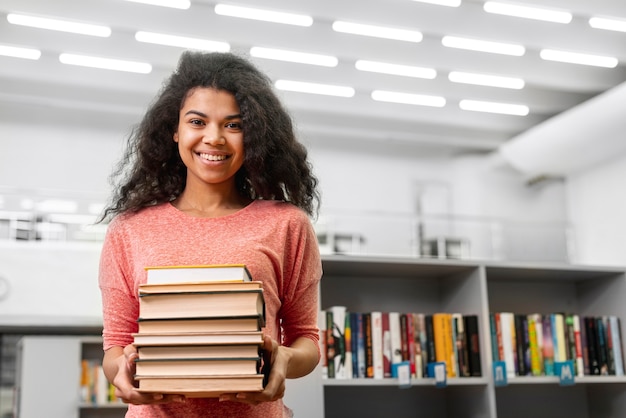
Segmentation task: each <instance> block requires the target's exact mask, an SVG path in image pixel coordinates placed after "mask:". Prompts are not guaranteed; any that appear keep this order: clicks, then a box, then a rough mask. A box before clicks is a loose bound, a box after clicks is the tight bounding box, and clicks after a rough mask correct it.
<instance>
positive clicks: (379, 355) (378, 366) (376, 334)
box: [370, 311, 384, 379]
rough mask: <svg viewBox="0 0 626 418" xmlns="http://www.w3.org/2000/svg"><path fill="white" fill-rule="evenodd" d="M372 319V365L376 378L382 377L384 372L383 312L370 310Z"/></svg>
mask: <svg viewBox="0 0 626 418" xmlns="http://www.w3.org/2000/svg"><path fill="white" fill-rule="evenodd" d="M370 314H371V317H372V320H371V326H372V366H373V371H374V376H373V377H374V379H382V378H383V377H384V372H383V324H382V322H383V321H382V312H380V311H374V312H370Z"/></svg>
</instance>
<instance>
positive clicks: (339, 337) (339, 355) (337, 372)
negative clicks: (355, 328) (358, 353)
mask: <svg viewBox="0 0 626 418" xmlns="http://www.w3.org/2000/svg"><path fill="white" fill-rule="evenodd" d="M328 310H329V311H330V312H331V313H332V323H331V324H330V325H329V326H331V328H332V339H333V342H334V353H332V354H334V356H332V357H331V356H329V357H328V361H329V362H330V361H333V362H334V367H333V368H334V377H335V379H347V378H348V377H349V376H348V371H347V363H346V339H345V328H346V313H347V308H346V307H345V306H331V307H330V308H328ZM329 377H330V376H329Z"/></svg>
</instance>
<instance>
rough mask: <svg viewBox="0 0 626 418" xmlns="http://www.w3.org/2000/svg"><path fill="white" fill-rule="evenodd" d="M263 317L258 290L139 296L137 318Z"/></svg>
mask: <svg viewBox="0 0 626 418" xmlns="http://www.w3.org/2000/svg"><path fill="white" fill-rule="evenodd" d="M235 315H262V316H265V301H264V299H263V290H262V289H246V290H216V291H198V292H195V291H185V292H172V293H150V294H140V295H139V316H140V317H141V318H143V319H154V318H186V317H215V316H217V317H224V316H235Z"/></svg>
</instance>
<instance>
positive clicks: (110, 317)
mask: <svg viewBox="0 0 626 418" xmlns="http://www.w3.org/2000/svg"><path fill="white" fill-rule="evenodd" d="M182 264H196V265H197V264H246V265H247V267H248V269H249V270H250V272H251V274H252V277H253V278H254V280H260V281H262V282H263V288H264V295H265V302H266V316H267V321H266V327H265V330H264V331H265V332H266V333H268V334H269V335H271V336H272V337H273V338H274V339H275V340H277V341H280V342H282V344H284V345H287V346H288V345H290V344H291V343H292V342H293V341H294V340H295V339H297V338H299V337H306V338H310V339H311V340H313V341H314V342H315V343H316V345H318V347H319V330H318V328H317V312H318V284H319V280H320V278H321V274H322V269H321V261H320V256H319V250H318V246H317V239H316V237H315V233H314V231H313V228H312V226H311V223H310V221H309V219H308V218H307V216H306V214H305V213H304V212H303V211H301V210H300V209H298V208H296V207H295V206H293V205H291V204H287V203H282V202H275V201H263V200H257V201H254V202H252V203H251V204H250V205H248V206H247V207H245V208H244V209H242V210H240V211H238V212H236V213H234V214H231V215H227V216H223V217H219V218H195V217H190V216H188V215H186V214H184V213H183V212H180V211H179V210H177V209H176V208H174V206H172V205H171V204H169V203H167V204H161V205H158V206H154V207H150V208H147V209H144V210H142V211H140V212H139V213H136V214H123V215H120V216H118V217H116V218H115V219H114V220H113V221H112V222H111V223H110V225H109V228H108V231H107V235H106V238H105V241H104V246H103V249H102V254H101V259H100V277H99V281H100V289H101V292H102V303H103V319H104V330H103V339H104V349H105V350H106V349H108V348H110V347H112V346H122V347H124V346H126V345H128V344H130V343H132V342H133V337H132V336H131V334H132V333H134V332H137V322H136V320H137V317H138V313H139V305H138V300H137V292H138V285H139V284H140V283H143V282H145V280H146V272H145V270H144V268H145V267H146V266H156V265H182ZM283 416H290V414H289V410H288V409H287V408H286V407H285V406H284V405H283V403H282V401H277V402H272V403H264V404H261V405H258V406H249V405H246V404H240V403H235V402H223V403H220V402H218V401H217V400H216V399H187V401H186V402H185V403H184V404H168V405H158V406H157V405H142V406H136V405H129V409H128V413H127V415H126V417H127V418H153V417H155V418H156V417H185V418H195V417H228V418H230V417H232V418H235V417H236V418H241V417H259V418H260V417H263V418H268V417H271V418H278V417H283Z"/></svg>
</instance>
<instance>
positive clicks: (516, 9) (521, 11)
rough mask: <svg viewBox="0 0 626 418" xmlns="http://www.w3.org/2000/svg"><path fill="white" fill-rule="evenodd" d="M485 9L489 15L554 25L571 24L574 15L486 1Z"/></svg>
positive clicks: (562, 11) (563, 11) (560, 11)
mask: <svg viewBox="0 0 626 418" xmlns="http://www.w3.org/2000/svg"><path fill="white" fill-rule="evenodd" d="M483 9H484V10H485V11H486V12H487V13H494V14H499V15H506V16H514V17H522V18H525V19H534V20H543V21H546V22H552V23H569V22H571V21H572V14H571V13H570V12H567V11H565V10H555V9H546V8H543V7H531V6H523V5H520V4H511V3H501V2H497V1H486V2H485V4H484V5H483Z"/></svg>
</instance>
